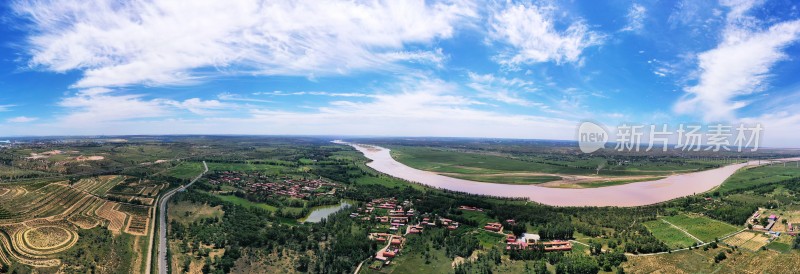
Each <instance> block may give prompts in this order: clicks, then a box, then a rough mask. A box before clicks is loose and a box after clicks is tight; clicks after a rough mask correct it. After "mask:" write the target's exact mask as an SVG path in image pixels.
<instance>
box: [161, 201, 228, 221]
mask: <svg viewBox="0 0 800 274" xmlns="http://www.w3.org/2000/svg"><path fill="white" fill-rule="evenodd" d="M168 211H169V212H168V213H167V216H169V218H170V219H171V220H176V221H178V222H180V223H182V224H185V225H188V224H190V223H192V222H194V221H197V220H198V219H201V218H209V217H213V218H221V217H222V216H223V215H224V214H225V211H223V210H222V206H215V207H211V206H209V205H207V204H194V203H190V202H186V201H181V202H178V203H173V204H170V205H169V209H168Z"/></svg>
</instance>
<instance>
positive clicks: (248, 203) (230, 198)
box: [212, 194, 278, 211]
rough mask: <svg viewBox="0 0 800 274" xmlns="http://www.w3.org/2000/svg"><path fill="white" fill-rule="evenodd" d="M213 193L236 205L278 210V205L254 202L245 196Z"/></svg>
mask: <svg viewBox="0 0 800 274" xmlns="http://www.w3.org/2000/svg"><path fill="white" fill-rule="evenodd" d="M212 195H214V196H215V197H217V198H219V199H220V200H223V201H226V202H230V203H233V204H235V205H240V206H245V207H255V208H260V209H264V210H268V211H275V210H278V208H277V207H274V206H271V205H268V204H264V203H256V202H252V201H250V200H247V199H245V198H240V197H236V196H233V195H220V194H212Z"/></svg>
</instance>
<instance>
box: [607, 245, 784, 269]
mask: <svg viewBox="0 0 800 274" xmlns="http://www.w3.org/2000/svg"><path fill="white" fill-rule="evenodd" d="M725 250H728V249H727V248H724V247H720V248H717V249H709V250H708V251H703V250H702V249H694V250H690V251H681V252H673V253H672V254H664V255H657V256H629V257H628V262H625V263H623V265H622V266H623V267H624V269H625V273H795V272H796V270H797V269H800V253H798V252H789V253H779V252H775V251H772V250H759V251H756V252H748V251H743V250H742V252H733V253H727V252H726V254H727V256H728V259H726V260H723V261H722V262H720V263H714V256H715V255H717V254H718V253H719V252H721V251H722V252H725ZM745 270H747V271H745Z"/></svg>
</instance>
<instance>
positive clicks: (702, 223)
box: [664, 214, 740, 242]
mask: <svg viewBox="0 0 800 274" xmlns="http://www.w3.org/2000/svg"><path fill="white" fill-rule="evenodd" d="M664 219H665V220H667V221H669V222H670V223H672V224H674V225H676V226H678V227H680V228H683V229H684V230H686V231H687V232H689V233H690V234H692V235H694V236H695V237H697V238H699V239H700V240H702V241H703V242H711V241H713V240H714V239H715V238H722V237H724V236H726V235H729V234H731V233H734V232H736V231H738V230H739V229H740V228H737V227H735V226H732V225H730V224H726V223H723V222H720V221H717V220H714V219H711V218H708V217H703V216H689V215H686V214H679V215H675V216H669V217H664Z"/></svg>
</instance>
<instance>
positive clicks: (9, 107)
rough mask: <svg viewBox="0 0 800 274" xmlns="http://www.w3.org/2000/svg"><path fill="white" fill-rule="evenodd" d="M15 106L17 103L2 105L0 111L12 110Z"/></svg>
mask: <svg viewBox="0 0 800 274" xmlns="http://www.w3.org/2000/svg"><path fill="white" fill-rule="evenodd" d="M13 107H16V105H0V112H6V111H11V108H13Z"/></svg>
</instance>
